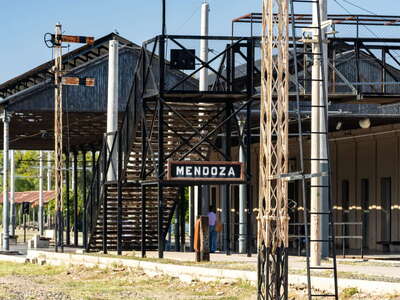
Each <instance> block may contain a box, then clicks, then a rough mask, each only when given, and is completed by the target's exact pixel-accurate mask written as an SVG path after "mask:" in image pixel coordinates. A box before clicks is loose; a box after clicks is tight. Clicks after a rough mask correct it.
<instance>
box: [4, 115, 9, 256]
mask: <svg viewBox="0 0 400 300" xmlns="http://www.w3.org/2000/svg"><path fill="white" fill-rule="evenodd" d="M2 119H3V244H2V246H3V250H4V251H9V250H10V232H9V230H10V227H9V225H10V206H9V205H10V203H9V197H8V196H9V195H8V166H9V152H8V149H9V148H8V147H9V123H10V115H9V114H8V112H7V111H6V110H3V116H2Z"/></svg>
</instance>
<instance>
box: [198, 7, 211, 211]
mask: <svg viewBox="0 0 400 300" xmlns="http://www.w3.org/2000/svg"><path fill="white" fill-rule="evenodd" d="M209 12H210V7H209V4H208V3H207V2H204V3H203V4H202V5H201V28H200V34H201V36H203V37H208V27H209ZM208 52H209V47H208V40H207V39H201V40H200V59H201V60H202V61H203V62H205V63H207V62H208ZM199 90H200V91H208V68H207V67H205V68H202V69H201V70H200V74H199ZM203 115H204V113H202V112H199V116H203ZM200 121H201V119H200ZM203 134H207V132H203ZM200 188H201V215H202V216H207V215H208V211H209V206H210V187H209V186H208V185H202V186H201V187H200Z"/></svg>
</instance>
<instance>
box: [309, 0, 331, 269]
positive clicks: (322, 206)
mask: <svg viewBox="0 0 400 300" xmlns="http://www.w3.org/2000/svg"><path fill="white" fill-rule="evenodd" d="M318 1H319V3H313V4H312V6H313V14H312V20H313V25H312V26H313V27H314V28H318V27H319V24H320V23H321V24H322V23H323V22H325V21H326V20H327V2H326V0H318ZM318 10H319V11H318ZM319 19H320V20H319ZM312 32H313V37H312V40H313V43H312V52H313V53H316V54H315V55H313V65H312V71H311V73H312V75H311V77H312V78H313V81H312V92H311V106H312V108H311V132H313V133H314V134H311V157H312V158H314V159H313V160H311V174H322V173H326V172H328V161H327V159H328V151H327V140H326V137H327V134H322V133H323V132H325V131H326V124H325V99H323V96H324V95H327V86H326V83H327V80H326V78H324V79H325V80H323V78H322V73H323V72H322V68H323V67H324V69H325V76H327V74H328V73H327V72H326V70H327V44H326V38H325V32H324V30H323V31H322V33H323V34H322V35H323V36H321V37H320V36H319V30H318V29H314V30H312ZM320 39H322V42H323V47H322V49H321V47H320V42H319V41H320ZM319 53H322V55H320V54H319ZM322 61H324V63H325V66H322ZM323 89H325V91H326V92H324V91H323ZM328 180H329V177H327V176H316V177H312V178H311V186H313V188H312V189H311V205H310V211H312V212H327V211H328V210H329V208H328V197H329V195H328V190H327V189H326V188H323V186H328V184H329V182H328ZM327 222H328V218H327V216H326V217H325V216H324V217H323V216H322V215H321V214H312V215H311V216H310V223H311V224H310V231H311V232H310V234H311V240H323V239H324V240H325V239H326V240H327V239H328V235H329V228H328V226H329V224H327ZM323 234H324V235H325V237H323ZM323 244H325V245H323ZM323 252H324V256H327V255H328V252H329V245H328V244H327V243H317V242H316V243H311V245H310V256H311V264H312V265H313V266H320V265H321V258H322V256H323Z"/></svg>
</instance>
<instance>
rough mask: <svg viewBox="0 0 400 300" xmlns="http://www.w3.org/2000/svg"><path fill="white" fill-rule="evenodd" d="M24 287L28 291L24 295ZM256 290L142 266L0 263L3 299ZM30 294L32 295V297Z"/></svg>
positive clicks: (235, 295)
mask: <svg viewBox="0 0 400 300" xmlns="http://www.w3.org/2000/svg"><path fill="white" fill-rule="evenodd" d="M4 282H6V283H7V284H3V283H4ZM10 282H11V283H12V284H10ZM23 290H24V291H26V292H27V294H26V296H24V297H21V295H20V293H21V292H22V291H23ZM35 293H36V294H35ZM38 293H40V295H41V296H38ZM255 293H256V291H255V287H254V286H251V285H250V284H249V283H247V282H236V283H225V282H209V283H203V282H194V283H183V282H181V281H180V280H179V279H178V278H173V277H168V276H154V277H150V276H148V275H146V274H144V272H143V271H141V270H140V269H133V268H124V267H120V266H113V267H111V268H109V269H99V268H84V267H62V266H60V267H53V266H39V265H32V264H14V263H6V262H0V299H15V298H17V299H37V298H40V299H42V298H46V299H98V300H108V299H110V300H111V299H226V300H228V299H231V300H235V299H255V298H254V296H255ZM52 294H57V295H63V296H64V298H62V297H59V296H55V297H54V298H52V296H51V295H52ZM6 295H7V298H6ZM10 295H11V296H10ZM49 295H50V296H49ZM31 296H32V297H33V298H29V297H31Z"/></svg>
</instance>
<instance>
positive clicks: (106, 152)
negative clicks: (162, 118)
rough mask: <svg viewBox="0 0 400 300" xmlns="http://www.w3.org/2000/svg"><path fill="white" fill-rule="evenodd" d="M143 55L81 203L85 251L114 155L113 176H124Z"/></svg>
mask: <svg viewBox="0 0 400 300" xmlns="http://www.w3.org/2000/svg"><path fill="white" fill-rule="evenodd" d="M144 55H145V54H144V50H143V49H141V53H140V56H139V60H138V63H137V65H136V69H135V72H134V79H133V82H132V85H131V89H130V92H129V97H128V102H127V104H126V109H125V112H124V114H123V119H122V122H121V125H120V127H119V129H118V131H116V132H112V133H108V134H106V135H105V138H104V139H103V145H102V148H101V151H100V154H99V156H98V158H97V162H96V167H95V172H94V174H93V177H92V181H91V184H90V187H89V191H88V194H87V195H88V196H87V198H86V201H85V204H84V205H85V208H86V216H87V218H86V219H87V224H86V230H87V232H88V241H84V245H86V248H87V250H89V248H90V241H91V238H92V236H93V234H94V233H95V229H96V224H97V219H98V214H99V210H100V206H101V203H102V201H103V200H104V197H105V184H106V183H107V182H108V180H107V174H108V172H110V166H111V164H112V162H113V160H114V161H115V158H118V160H120V162H121V163H118V164H117V166H113V168H112V169H111V170H113V172H115V173H114V174H113V178H116V181H117V182H119V183H121V182H122V181H123V180H125V177H126V173H125V170H126V166H127V164H128V163H129V155H130V152H131V149H132V144H133V142H134V140H135V136H136V131H137V130H136V129H137V127H138V126H137V125H138V119H140V114H141V107H142V106H141V105H139V102H140V101H141V99H142V95H143V84H142V82H143V80H142V73H141V72H142V71H143V70H142V69H143V68H142V65H143V60H144V58H143V57H144ZM110 135H112V136H113V138H112V142H111V143H110V140H111V139H109V136H110ZM110 144H111V147H110Z"/></svg>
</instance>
